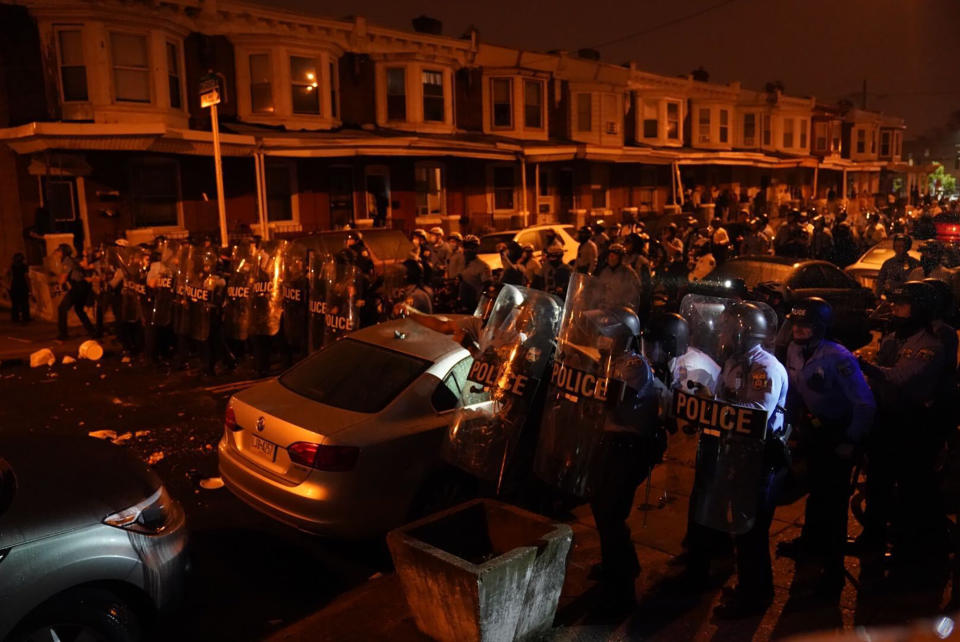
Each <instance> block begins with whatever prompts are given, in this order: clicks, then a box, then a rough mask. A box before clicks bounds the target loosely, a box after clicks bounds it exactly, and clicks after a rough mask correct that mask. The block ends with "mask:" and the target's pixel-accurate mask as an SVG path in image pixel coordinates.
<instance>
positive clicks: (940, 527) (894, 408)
mask: <svg viewBox="0 0 960 642" xmlns="http://www.w3.org/2000/svg"><path fill="white" fill-rule="evenodd" d="M888 300H889V301H890V302H891V303H892V305H893V309H892V313H893V317H892V319H891V325H892V327H893V331H892V332H889V333H887V334H886V335H884V337H883V338H882V339H881V341H880V347H879V349H878V351H877V356H876V360H875V361H869V362H868V361H864V360H863V359H862V358H861V361H860V365H861V368H862V369H863V372H864V374H866V375H867V379H868V381H869V383H870V387H871V388H872V389H873V391H874V394H875V396H876V399H877V402H878V408H877V418H878V420H877V422H876V425H875V427H874V435H873V437H872V438H871V440H870V443H869V445H868V449H867V454H868V457H869V461H870V468H869V471H868V474H867V509H866V514H865V516H864V530H863V533H862V534H861V536H860V537H859V538H858V539H857V543H858V545H859V547H860V549H861V551H863V552H879V551H882V550H883V548H884V547H885V545H886V535H887V523H888V522H891V521H892V522H895V524H894V526H896V528H895V529H894V531H895V532H897V533H899V534H900V536H901V537H900V538H899V539H898V540H897V541H895V542H894V553H895V554H896V555H899V556H902V557H906V558H914V557H921V556H923V555H926V554H931V553H941V552H942V551H943V550H944V549H943V547H944V544H945V542H944V538H945V532H944V519H945V517H944V514H943V504H942V500H941V497H940V487H939V484H938V483H937V478H936V474H935V462H936V457H937V455H938V453H939V452H940V449H941V447H942V445H943V442H944V434H943V431H942V425H940V424H939V423H938V422H937V416H936V401H937V395H938V392H939V391H940V386H939V384H940V382H939V379H940V378H941V377H942V376H943V373H944V370H945V368H946V367H947V359H946V355H945V350H944V346H943V343H941V341H940V339H939V338H938V337H937V335H936V334H935V333H934V332H933V330H932V328H931V321H932V320H933V317H934V314H935V308H936V292H935V290H934V288H933V286H931V285H930V284H928V283H922V282H919V281H908V282H906V283H904V284H903V285H902V286H901V287H899V288H897V289H896V290H893V291H892V292H890V293H889V295H888ZM894 486H896V487H897V489H898V491H899V493H898V495H899V500H900V505H899V510H894V504H893V497H894Z"/></svg>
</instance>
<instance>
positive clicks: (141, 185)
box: [130, 162, 180, 227]
mask: <svg viewBox="0 0 960 642" xmlns="http://www.w3.org/2000/svg"><path fill="white" fill-rule="evenodd" d="M131 171H132V176H131V180H130V211H131V213H132V215H133V227H173V226H176V225H179V224H180V217H179V203H178V201H179V200H180V189H179V183H180V176H179V168H178V166H177V163H176V162H159V163H158V162H150V163H137V164H134V165H133V167H132V169H131Z"/></svg>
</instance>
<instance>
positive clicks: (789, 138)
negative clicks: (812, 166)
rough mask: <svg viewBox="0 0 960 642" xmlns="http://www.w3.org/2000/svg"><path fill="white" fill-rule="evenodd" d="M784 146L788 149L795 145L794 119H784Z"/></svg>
mask: <svg viewBox="0 0 960 642" xmlns="http://www.w3.org/2000/svg"><path fill="white" fill-rule="evenodd" d="M783 146H784V147H785V148H787V149H790V148H791V147H793V119H792V118H784V119H783Z"/></svg>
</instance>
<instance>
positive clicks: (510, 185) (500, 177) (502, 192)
mask: <svg viewBox="0 0 960 642" xmlns="http://www.w3.org/2000/svg"><path fill="white" fill-rule="evenodd" d="M515 189H516V181H515V176H514V168H513V167H512V166H507V165H500V166H497V167H494V168H493V209H495V210H512V209H514V206H513V193H514V190H515Z"/></svg>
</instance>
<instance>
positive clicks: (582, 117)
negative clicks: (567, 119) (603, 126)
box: [577, 94, 593, 132]
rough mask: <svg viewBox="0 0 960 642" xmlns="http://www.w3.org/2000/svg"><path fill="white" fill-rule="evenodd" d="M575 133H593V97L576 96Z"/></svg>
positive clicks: (586, 95)
mask: <svg viewBox="0 0 960 642" xmlns="http://www.w3.org/2000/svg"><path fill="white" fill-rule="evenodd" d="M577 131H578V132H591V131H593V95H592V94H577Z"/></svg>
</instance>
